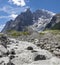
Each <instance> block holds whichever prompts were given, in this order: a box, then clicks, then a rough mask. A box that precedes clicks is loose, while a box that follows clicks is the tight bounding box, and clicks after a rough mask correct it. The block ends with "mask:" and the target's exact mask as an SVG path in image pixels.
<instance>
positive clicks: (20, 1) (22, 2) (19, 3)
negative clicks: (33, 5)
mask: <svg viewBox="0 0 60 65" xmlns="http://www.w3.org/2000/svg"><path fill="white" fill-rule="evenodd" d="M9 2H10V3H13V4H15V5H17V6H21V7H23V6H25V5H26V3H25V0H9Z"/></svg>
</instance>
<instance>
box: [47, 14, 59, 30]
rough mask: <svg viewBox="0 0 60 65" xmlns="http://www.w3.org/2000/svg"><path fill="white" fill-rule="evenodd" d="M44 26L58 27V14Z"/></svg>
mask: <svg viewBox="0 0 60 65" xmlns="http://www.w3.org/2000/svg"><path fill="white" fill-rule="evenodd" d="M46 28H51V29H60V14H56V15H55V16H53V18H52V19H51V22H50V23H48V24H47V26H46Z"/></svg>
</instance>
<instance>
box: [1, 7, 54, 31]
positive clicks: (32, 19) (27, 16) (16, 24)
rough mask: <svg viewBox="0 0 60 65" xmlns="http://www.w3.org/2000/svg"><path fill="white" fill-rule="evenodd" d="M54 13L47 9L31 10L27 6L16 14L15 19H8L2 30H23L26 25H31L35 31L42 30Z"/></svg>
mask: <svg viewBox="0 0 60 65" xmlns="http://www.w3.org/2000/svg"><path fill="white" fill-rule="evenodd" d="M53 15H54V13H52V12H50V11H47V10H43V9H42V10H36V11H35V12H31V11H30V9H29V8H28V9H27V11H25V12H22V13H21V14H20V15H18V16H17V17H16V18H15V20H10V21H8V22H7V23H6V25H5V27H4V29H3V30H2V32H6V31H8V30H17V31H23V30H24V29H25V28H26V27H29V26H30V27H31V28H32V29H33V30H35V31H41V30H44V28H45V26H46V25H47V24H48V23H49V22H50V20H51V18H52V17H53Z"/></svg>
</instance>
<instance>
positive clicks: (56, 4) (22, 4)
mask: <svg viewBox="0 0 60 65" xmlns="http://www.w3.org/2000/svg"><path fill="white" fill-rule="evenodd" d="M28 7H29V8H31V10H32V11H35V10H36V9H46V10H49V11H52V12H54V13H60V0H0V30H1V29H2V28H3V27H4V25H5V23H6V22H7V21H9V20H10V19H14V18H15V17H16V16H17V15H18V14H20V13H21V12H22V11H25V10H26V9H27V8H28Z"/></svg>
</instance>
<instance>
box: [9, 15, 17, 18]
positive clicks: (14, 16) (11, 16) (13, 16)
mask: <svg viewBox="0 0 60 65" xmlns="http://www.w3.org/2000/svg"><path fill="white" fill-rule="evenodd" d="M17 16H18V15H17V14H11V15H10V16H9V17H10V18H12V19H15V18H16V17H17Z"/></svg>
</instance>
